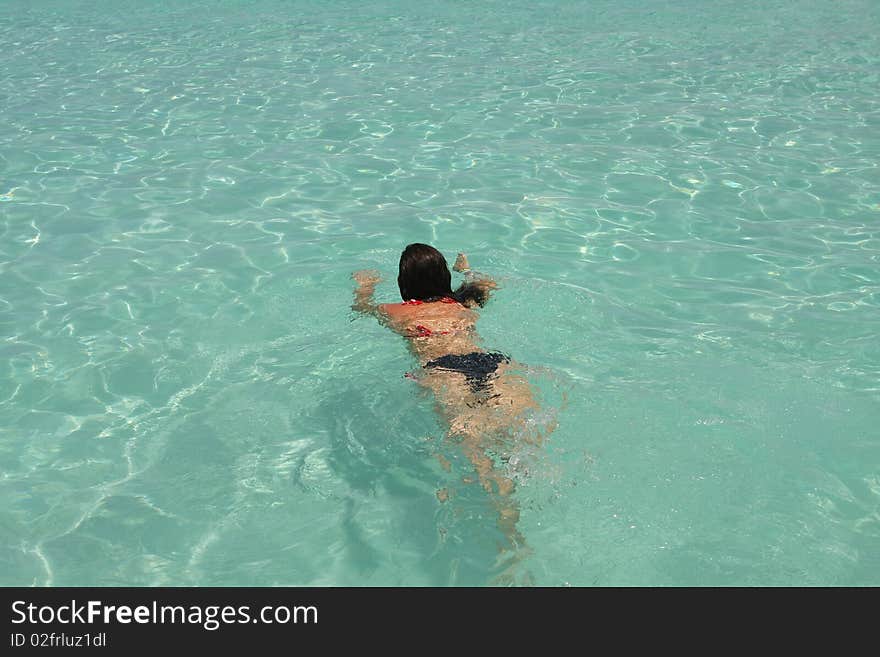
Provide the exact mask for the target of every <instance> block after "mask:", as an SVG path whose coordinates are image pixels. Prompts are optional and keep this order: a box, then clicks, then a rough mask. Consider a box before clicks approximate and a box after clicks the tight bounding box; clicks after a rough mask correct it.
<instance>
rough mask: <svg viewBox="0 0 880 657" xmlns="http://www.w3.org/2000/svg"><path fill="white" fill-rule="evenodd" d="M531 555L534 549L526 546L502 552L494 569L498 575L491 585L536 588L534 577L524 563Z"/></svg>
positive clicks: (490, 582)
mask: <svg viewBox="0 0 880 657" xmlns="http://www.w3.org/2000/svg"><path fill="white" fill-rule="evenodd" d="M531 555H532V548H530V547H529V546H527V545H525V544H523V545H522V547H519V548H517V549H515V550H504V551H502V552H501V554H499V555H498V558H497V559H496V560H495V566H494V567H493V569H492V570H493V571H495V572H497V574H496V575H495V576H494V577H493V578H492V579H491V580H490V581H489V585H490V586H534V585H535V581H534V576H533V575H532V573H531V572H529V571H528V570H526V569H525V568H524V567H523V561H525V560H526V558H528V557H529V556H531Z"/></svg>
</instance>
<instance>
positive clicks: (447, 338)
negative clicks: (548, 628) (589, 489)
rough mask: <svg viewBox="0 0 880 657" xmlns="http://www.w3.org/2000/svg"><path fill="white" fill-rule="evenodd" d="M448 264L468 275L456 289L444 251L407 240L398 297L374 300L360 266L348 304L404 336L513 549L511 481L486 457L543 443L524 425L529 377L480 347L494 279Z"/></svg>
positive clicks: (515, 512)
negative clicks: (482, 313)
mask: <svg viewBox="0 0 880 657" xmlns="http://www.w3.org/2000/svg"><path fill="white" fill-rule="evenodd" d="M453 269H454V270H455V271H457V272H461V273H463V274H464V278H465V280H464V282H463V283H462V284H461V286H459V287H458V289H456V290H455V291H453V290H452V288H451V280H452V276H451V274H450V272H449V267H448V265H447V264H446V259H445V258H444V257H443V254H441V253H440V252H439V251H438V250H437V249H435V248H434V247H432V246H429V245H427V244H410V245H409V246H407V247H406V248H405V249H404V251H403V253H402V254H401V256H400V267H399V273H398V276H397V284H398V287H399V288H400V296H401V298H402V299H403V301H402V302H401V303H382V304H377V303H375V301H374V300H373V294H374V291H375V287H376V284H377V283H378V282H379V281H380V280H381V278H380V276H379V274H378V272H376V271H375V270H362V271H358V272H355V273H354V274H353V278H354V279H355V281H357V284H358V287H357V289H356V290H355V300H354V304H353V305H352V308H353V309H354V310H356V311H358V312H361V313H364V314H370V315H374V316H375V317H377V318H378V319H379V321H381V322H382V323H383V324H385V325H386V326H388V327H389V328H391V329H392V330H394V331H395V332H397V333H399V334H400V335H402V336H404V337H405V338H407V342H408V344H409V348H410V349H411V351H412V353H413V354H414V355H415V356H416V358H418V361H419V364H420V365H421V368H420V369H419V370H418V371H417V373H409V374H407V376H409V377H410V378H413V379H415V380H416V381H418V383H420V384H421V385H423V386H425V387H426V388H428V389H430V390H431V391H432V392H433V393H434V397H435V399H436V400H437V407H438V410H439V412H440V414H441V416H442V417H443V418H444V420H445V421H446V423H447V424H448V426H449V432H448V437H449V438H450V439H453V440H456V441H458V442H460V444H461V448H462V450H463V452H464V453H465V455H466V456H467V458H468V459H469V460H470V462H471V463H472V464H473V466H474V468H475V470H476V472H477V475H478V477H479V481H480V483H481V484H482V486H483V488H485V489H486V491H487V492H489V493H490V494H491V495H492V496H493V500H494V501H495V504H496V507H497V509H498V513H499V527H500V528H501V529H502V531H503V532H504V534H505V535H506V536H507V537H508V539H510V541H511V542H512V543H513V547H515V548H516V547H523V546H524V541H523V538H522V536H521V534H520V533H519V531H518V530H517V529H516V523H517V520H518V519H519V509H518V508H517V506H516V504H515V502H514V501H513V499H512V497H511V493H512V492H513V488H514V485H513V481H512V480H511V479H510V477H509V476H507V475H506V474H505V473H504V472H502V471H500V470H499V469H498V466H497V464H496V463H495V461H494V460H493V458H492V457H491V455H490V454H492V453H495V454H499V455H500V459H501V460H506V458H507V457H509V452H510V450H511V449H512V447H514V442H515V441H518V440H528V441H529V442H539V441H540V439H541V436H540V435H539V434H538V433H537V432H535V431H531V432H529V431H525V430H524V429H525V427H526V424H527V423H526V420H527V413H528V412H529V411H530V410H532V409H537V407H538V405H537V403H536V401H535V398H534V396H533V394H532V390H531V388H530V386H529V384H528V382H527V381H526V380H525V379H524V378H523V377H522V376H521V375H519V374H517V373H516V371H515V363H513V362H512V361H511V359H510V358H509V357H508V356H506V355H504V354H502V353H499V352H494V351H486V350H485V349H483V348H482V347H481V346H480V344H479V337H478V335H477V332H476V322H477V318H478V317H479V314H478V313H477V311H476V308H482V307H483V306H484V305H485V304H486V302H487V301H488V299H489V294H490V292H491V291H492V290H494V289H496V288H497V287H498V286H497V284H496V282H495V281H494V280H492V279H491V278H489V277H487V276H484V275H482V274H477V273H476V272H474V271H472V270H471V269H470V267H469V265H468V261H467V257H466V256H465V255H464V254H462V253H459V254H458V258H457V259H456V261H455V265H454V266H453ZM547 430H552V427H548V428H547ZM443 462H444V461H443V460H442V459H441V463H443ZM446 496H447V492H446V491H445V490H443V491H440V492H438V497H439V498H440V499H441V500H444V499H445V498H446Z"/></svg>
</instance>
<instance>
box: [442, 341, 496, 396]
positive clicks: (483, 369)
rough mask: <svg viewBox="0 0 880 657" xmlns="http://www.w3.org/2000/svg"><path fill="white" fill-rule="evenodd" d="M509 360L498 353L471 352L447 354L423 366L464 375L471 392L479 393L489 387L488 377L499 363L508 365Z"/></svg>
mask: <svg viewBox="0 0 880 657" xmlns="http://www.w3.org/2000/svg"><path fill="white" fill-rule="evenodd" d="M509 362H510V358H508V357H507V356H505V355H504V354H500V353H498V352H495V351H493V352H490V353H483V352H479V351H472V352H471V353H469V354H447V355H445V356H440V358H436V359H434V360H432V361H430V362H428V363H426V364H425V367H429V368H431V369H436V370H443V371H445V372H459V373H461V374H464V376H465V380H466V381H467V383H468V386H470V389H471V391H472V392H480V391H481V390H486V389H487V388H488V387H489V377H490V376H491V375H492V374H494V373H495V370H497V369H498V365H500V364H501V363H509Z"/></svg>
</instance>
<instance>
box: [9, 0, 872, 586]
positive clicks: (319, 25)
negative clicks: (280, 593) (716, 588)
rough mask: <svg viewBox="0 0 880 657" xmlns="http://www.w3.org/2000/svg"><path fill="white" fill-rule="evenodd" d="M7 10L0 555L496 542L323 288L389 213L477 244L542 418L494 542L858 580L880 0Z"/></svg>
mask: <svg viewBox="0 0 880 657" xmlns="http://www.w3.org/2000/svg"><path fill="white" fill-rule="evenodd" d="M0 44H2V49H0V63H2V66H0V108H2V118H3V120H2V122H0V235H2V240H0V472H2V476H0V499H2V500H3V504H2V506H0V584H3V585H11V584H20V585H30V584H35V585H122V584H130V585H172V584H177V585H274V584H289V585H300V584H303V585H306V584H308V585H343V584H344V585H445V584H460V585H481V584H486V583H490V582H493V581H497V580H495V579H494V578H495V577H496V576H498V574H499V572H500V570H501V569H502V568H503V567H504V565H505V564H503V563H501V564H499V563H496V562H497V561H498V549H497V544H498V542H499V537H500V534H499V532H498V530H497V528H496V527H495V520H494V511H493V507H492V504H491V501H490V500H489V499H488V498H487V496H486V494H485V493H484V492H483V490H482V489H481V488H480V487H479V485H477V484H470V485H468V484H465V483H463V482H462V478H463V477H466V476H467V475H468V474H470V470H469V468H468V466H467V460H466V459H464V458H463V457H462V456H461V455H460V454H458V453H457V451H456V448H455V446H454V445H447V444H444V443H443V441H442V435H443V427H442V426H441V425H440V423H439V421H438V419H437V417H436V416H435V414H434V409H433V405H432V402H431V399H430V398H428V397H425V396H424V395H422V394H420V393H419V392H418V390H417V389H416V387H415V386H414V385H413V384H412V382H411V381H409V380H408V379H406V378H404V377H403V373H404V372H406V371H407V370H410V369H412V368H413V367H414V365H415V364H414V361H413V359H412V357H411V356H409V354H408V352H407V350H406V348H405V345H404V344H403V341H402V340H401V339H400V338H398V337H396V336H394V335H393V334H391V333H390V332H388V331H386V330H384V329H383V328H382V327H380V326H379V325H378V324H377V323H376V322H374V321H372V320H369V319H366V318H356V317H354V316H353V314H352V312H351V311H350V310H349V304H350V303H351V290H352V281H351V280H350V278H349V276H350V273H351V272H352V271H354V270H356V269H362V268H377V269H379V270H381V271H382V272H383V274H384V275H385V281H384V282H383V283H382V284H381V285H380V286H379V296H380V297H381V298H382V299H384V300H388V301H392V300H395V298H396V288H395V285H394V276H395V274H396V269H395V268H396V263H397V258H398V255H399V253H400V250H401V248H402V247H403V246H404V245H406V244H407V243H408V242H412V241H424V242H429V243H432V244H435V245H436V246H438V248H440V249H441V250H443V251H444V252H445V253H446V254H447V256H454V255H455V252H456V251H458V250H464V251H467V252H468V253H469V255H470V257H471V262H472V264H473V265H474V266H475V267H476V268H478V269H481V270H484V271H486V272H489V273H492V274H494V275H496V276H497V277H498V278H499V280H500V282H501V284H502V289H501V290H499V291H498V293H497V294H496V296H495V297H494V299H493V300H492V301H491V302H490V304H489V305H488V306H487V307H486V309H485V312H484V314H483V318H482V319H481V324H480V331H481V334H482V336H483V337H484V340H485V344H486V346H487V348H493V349H499V350H502V351H504V352H505V353H509V354H511V355H512V356H513V357H514V358H516V359H517V360H518V361H520V362H522V363H526V364H527V365H528V366H529V367H530V369H529V376H530V378H531V380H532V382H533V385H534V386H535V388H536V390H538V391H540V395H541V399H542V402H543V404H544V411H543V416H541V417H538V418H536V421H541V422H543V421H545V420H547V419H548V418H552V417H554V416H555V417H556V418H557V421H558V428H557V429H556V431H555V432H554V433H553V434H552V435H551V436H550V438H549V439H548V441H547V442H546V443H545V444H544V446H543V447H542V448H541V449H540V450H525V451H523V452H522V453H521V454H519V456H518V459H519V460H520V462H522V463H527V464H528V466H527V469H528V476H525V475H522V476H519V477H518V486H517V490H516V493H515V496H516V499H517V501H518V504H519V505H520V508H521V513H522V517H521V520H520V523H519V529H520V531H521V532H522V534H523V535H524V536H525V537H526V539H527V542H528V544H529V546H530V547H531V550H532V552H531V554H530V555H529V556H527V557H526V558H525V559H524V560H523V561H522V562H520V563H519V564H517V565H516V569H517V572H518V576H520V577H522V578H523V579H525V578H526V577H529V578H531V581H533V582H534V583H536V584H542V585H565V584H571V585H634V584H641V585H751V584H771V585H793V584H807V585H820V584H829V585H862V584H874V585H877V584H880V430H878V427H880V341H878V333H880V164H878V163H880V100H878V96H877V89H878V88H880V4H878V3H877V2H874V1H872V0H862V1H859V0H841V1H840V2H833V3H832V2H816V1H808V2H795V1H793V0H778V1H776V2H772V3H767V2H758V1H757V0H754V1H750V0H746V1H738V2H727V1H719V2H696V1H691V0H682V1H680V2H675V1H670V2H660V1H653V0H641V1H639V2H635V1H633V0H622V1H615V2H611V1H607V2H606V1H596V2H535V1H532V2H519V1H507V2H491V1H490V2H479V3H476V2H473V3H472V2H465V1H458V2H438V3H414V2H376V3H372V2H371V3H361V2H336V1H333V2H326V3H321V2H293V1H291V2H282V1H280V0H279V1H271V0H256V1H253V2H233V1H232V0H215V1H212V2H207V1H199V2H137V3H135V2H131V1H130V0H126V1H114V2H106V1H94V2H74V1H69V2H61V1H58V2H49V1H41V0H33V1H31V0H28V1H24V0H21V1H19V0H11V1H10V0H6V1H4V2H2V3H0ZM438 452H440V453H442V454H444V455H445V456H446V457H447V458H448V459H449V460H450V461H451V462H452V468H451V471H450V472H446V471H445V470H444V469H443V468H441V467H440V465H439V463H438V461H437V459H436V458H435V455H436V454H437V453H438ZM441 487H449V488H450V489H454V490H455V492H456V494H455V496H454V497H453V498H452V499H450V500H449V501H448V502H446V503H441V502H439V501H438V498H437V496H436V494H435V493H436V491H437V490H438V489H439V488H441ZM525 581H528V580H525Z"/></svg>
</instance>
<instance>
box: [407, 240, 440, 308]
mask: <svg viewBox="0 0 880 657" xmlns="http://www.w3.org/2000/svg"><path fill="white" fill-rule="evenodd" d="M451 284H452V274H450V273H449V265H447V264H446V258H444V257H443V254H442V253H440V252H439V251H438V250H437V249H435V248H434V247H433V246H429V245H427V244H410V245H409V246H407V247H406V248H405V249H404V250H403V253H401V254H400V269H399V272H398V274H397V286H398V287H399V288H400V296H401V297H402V298H403V300H404V301H409V300H410V299H417V300H419V301H427V300H429V299H437V298H442V297H449V296H452V287H451Z"/></svg>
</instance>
